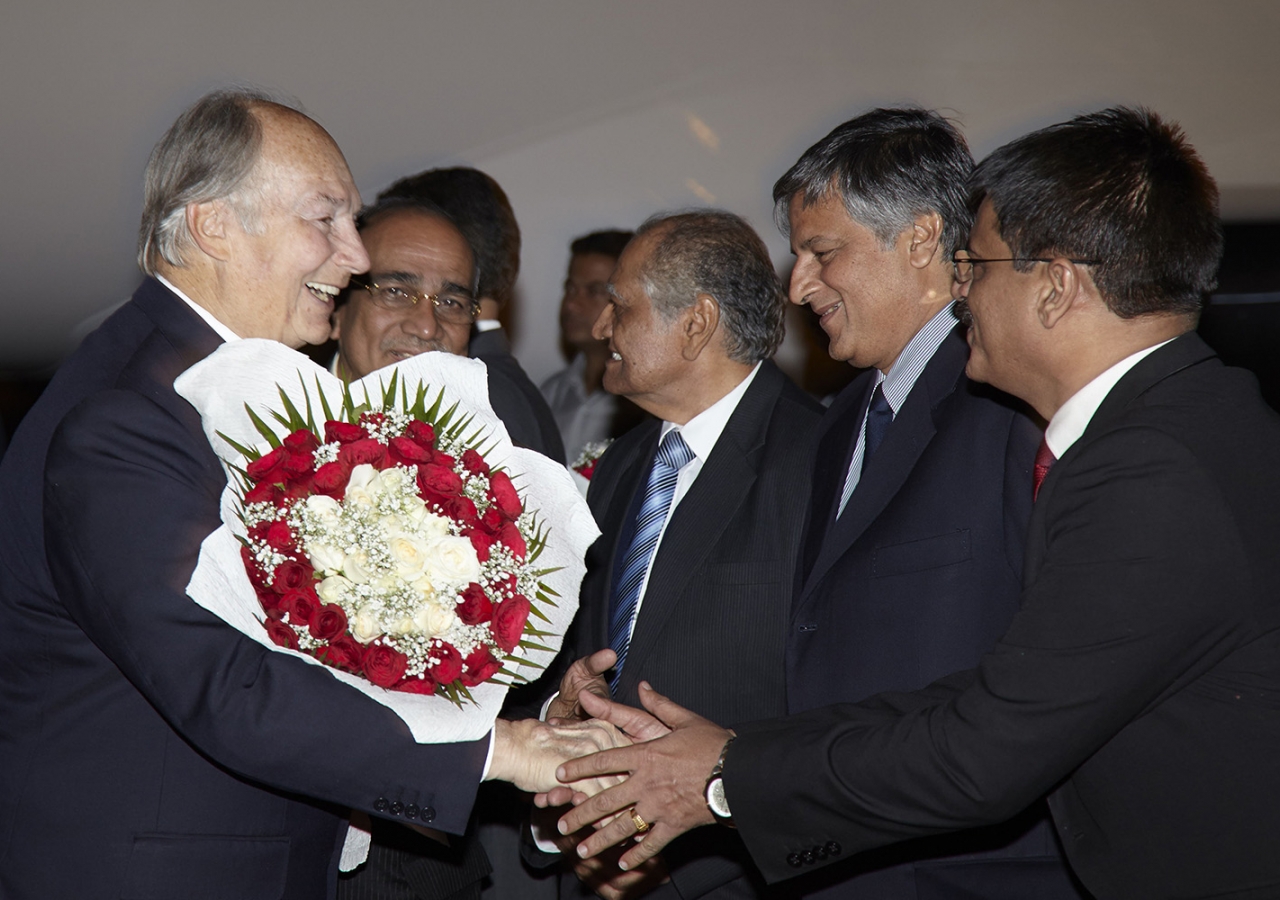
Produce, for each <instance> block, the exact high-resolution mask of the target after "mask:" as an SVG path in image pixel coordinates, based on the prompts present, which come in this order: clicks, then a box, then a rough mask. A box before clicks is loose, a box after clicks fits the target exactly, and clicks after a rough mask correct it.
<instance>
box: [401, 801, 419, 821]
mask: <svg viewBox="0 0 1280 900" xmlns="http://www.w3.org/2000/svg"><path fill="white" fill-rule="evenodd" d="M404 817H405V818H406V819H416V818H418V804H416V803H410V804H409V805H408V806H406V807H405V808H404Z"/></svg>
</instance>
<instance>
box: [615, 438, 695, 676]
mask: <svg viewBox="0 0 1280 900" xmlns="http://www.w3.org/2000/svg"><path fill="white" fill-rule="evenodd" d="M693 456H694V453H693V451H692V450H690V449H689V445H688V444H686V443H685V442H684V438H682V437H681V436H680V432H679V431H669V432H667V436H666V437H665V438H663V439H662V445H661V446H660V447H658V452H657V453H656V454H655V455H654V458H653V468H652V469H650V471H649V482H648V484H647V485H645V489H644V500H643V501H642V502H641V504H640V515H639V516H638V517H637V518H636V527H635V534H634V535H633V536H632V538H631V546H630V547H628V548H627V555H626V556H625V557H624V558H623V563H622V574H621V576H619V578H618V583H617V584H616V585H615V587H614V591H613V602H612V603H611V604H610V615H609V646H610V647H612V648H613V652H614V653H616V654H618V661H617V663H615V664H614V667H613V678H612V679H611V680H610V682H609V686H610V687H611V688H612V687H614V686H615V685H617V683H618V679H619V678H620V677H621V676H622V667H623V665H624V664H625V663H626V661H627V648H628V647H629V646H630V644H631V620H632V619H633V618H634V617H635V614H636V607H637V605H638V604H639V602H640V586H641V585H642V584H643V583H644V573H645V572H646V571H647V570H648V568H649V559H650V558H651V557H652V556H653V550H654V548H655V547H656V546H657V545H658V536H659V535H660V534H662V526H663V524H664V523H665V522H666V521H667V513H668V511H669V510H670V509H671V499H672V497H674V496H675V492H676V480H677V479H678V478H679V475H680V470H681V469H682V468H684V466H685V464H686V463H688V462H689V460H691V459H693Z"/></svg>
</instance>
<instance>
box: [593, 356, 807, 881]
mask: <svg viewBox="0 0 1280 900" xmlns="http://www.w3.org/2000/svg"><path fill="white" fill-rule="evenodd" d="M820 413H821V407H820V406H818V404H817V403H815V402H814V401H813V400H812V399H810V398H809V397H808V395H806V394H804V393H803V392H802V391H800V390H799V388H797V387H795V385H793V384H792V383H791V382H790V381H789V380H788V379H787V377H786V376H785V375H783V374H782V372H781V371H779V370H778V368H777V366H775V365H774V364H773V363H772V362H765V363H763V364H762V365H761V367H760V370H759V372H757V373H756V377H755V380H754V381H753V382H752V383H751V385H750V386H749V387H748V389H747V391H746V393H745V394H744V395H743V398H742V400H741V402H740V403H739V404H738V408H737V409H736V410H735V411H734V413H733V415H732V416H731V417H730V419H729V421H728V423H727V424H726V425H725V429H724V431H723V432H722V433H721V435H720V439H719V440H718V441H717V442H716V445H715V449H714V450H713V451H712V453H711V456H710V457H709V458H708V459H707V460H706V463H705V465H704V466H703V468H702V471H701V472H700V473H699V474H698V478H697V480H696V481H694V483H693V486H692V487H691V488H690V490H689V493H688V494H686V495H685V496H684V497H683V499H681V501H680V504H679V505H678V506H677V507H676V509H675V511H674V512H673V513H672V515H671V520H670V522H669V523H668V524H667V530H666V532H665V534H664V535H663V538H662V544H661V545H660V546H659V548H658V551H657V555H656V557H655V558H654V562H653V570H652V574H651V575H650V578H649V584H648V587H647V588H646V590H645V596H644V601H643V603H642V604H641V606H640V614H639V616H638V617H637V619H636V624H635V630H634V632H633V634H632V638H631V645H630V647H629V649H628V652H627V663H626V666H625V668H624V669H623V672H622V677H621V679H620V681H619V683H618V687H617V692H616V693H617V699H619V700H620V701H621V702H623V703H628V704H631V705H638V699H637V694H636V690H637V685H638V684H639V682H640V681H641V680H642V679H644V680H647V681H648V682H649V683H650V684H652V685H653V686H654V688H656V689H657V690H658V691H660V692H662V693H663V694H666V695H667V696H669V697H671V698H672V699H674V700H676V701H677V702H678V703H681V704H683V705H685V706H687V707H689V708H691V709H693V710H695V711H696V712H698V713H700V714H702V715H705V716H708V717H710V718H712V719H714V720H716V721H718V722H726V723H733V722H741V721H746V720H750V719H758V718H761V717H764V716H771V715H778V714H781V713H782V712H783V711H784V709H785V706H786V698H785V692H784V683H783V677H782V654H783V637H784V634H785V629H786V620H787V610H788V607H789V601H790V586H791V581H792V578H793V577H794V572H795V564H796V558H797V551H798V549H799V535H800V530H801V527H802V523H803V521H804V511H805V498H806V497H807V495H808V488H809V476H810V472H809V465H808V462H809V454H810V444H809V437H810V435H811V434H812V432H813V430H814V428H815V426H816V425H817V422H818V418H819V415H820ZM661 427H662V423H661V422H657V421H654V422H648V423H646V424H644V425H641V426H640V427H638V428H636V429H634V430H633V431H631V432H629V433H628V434H626V435H624V436H623V437H621V438H619V439H618V440H617V441H615V442H614V443H613V444H611V445H610V447H609V449H608V450H607V451H606V452H605V454H604V456H603V457H601V459H600V462H599V464H598V466H597V468H596V471H595V474H594V475H593V477H592V479H591V489H590V491H589V493H588V495H587V499H588V502H589V503H590V504H591V510H592V512H593V513H594V514H595V517H596V521H597V523H598V524H599V525H600V529H601V531H602V534H601V537H600V538H599V539H598V540H597V541H596V543H595V544H594V545H593V546H592V548H591V550H590V551H589V552H588V555H587V576H586V578H585V579H584V580H583V584H582V594H581V604H582V605H581V607H580V608H579V612H578V623H577V626H576V627H577V632H576V636H575V644H574V647H573V650H572V651H571V655H572V656H573V657H575V658H576V657H581V656H583V655H586V654H587V653H591V652H594V651H595V650H599V649H600V648H601V647H607V646H609V596H610V592H611V590H612V584H613V580H614V578H615V577H616V571H615V570H616V569H617V567H618V565H619V557H620V556H622V555H623V554H625V553H626V549H627V547H628V546H629V544H630V542H631V537H632V534H633V532H634V529H633V524H634V522H633V520H634V516H635V514H636V510H635V505H636V503H637V502H638V499H639V495H641V494H643V492H644V485H645V483H646V481H647V479H648V475H649V469H650V467H651V465H652V460H653V456H654V454H655V453H656V452H657V447H658V437H659V434H660V432H661ZM663 852H664V857H665V858H666V860H667V863H668V866H669V868H670V869H671V874H672V882H673V884H674V888H675V889H676V890H677V891H678V896H681V897H686V898H689V897H701V896H716V897H754V896H758V894H757V887H758V875H755V873H754V872H752V881H748V879H747V878H745V877H744V873H745V872H749V871H751V865H750V863H749V862H747V861H746V859H745V854H744V853H743V851H742V845H741V842H740V841H739V840H738V839H737V837H736V836H735V835H734V834H733V833H732V832H731V831H730V830H728V829H725V828H721V827H716V826H713V827H710V828H704V829H699V830H698V831H696V832H694V833H693V834H691V835H688V836H686V837H685V838H684V839H682V840H680V841H677V842H675V843H673V844H672V845H670V846H669V847H668V848H667V849H666V850H665V851H663ZM734 879H738V880H736V881H735V880H734ZM666 890H667V892H668V893H672V891H671V888H670V887H668V888H667V889H666ZM713 891H714V893H712V892H713Z"/></svg>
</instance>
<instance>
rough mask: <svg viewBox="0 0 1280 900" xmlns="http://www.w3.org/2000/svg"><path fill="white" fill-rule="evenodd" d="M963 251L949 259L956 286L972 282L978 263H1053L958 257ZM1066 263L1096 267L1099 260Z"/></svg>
mask: <svg viewBox="0 0 1280 900" xmlns="http://www.w3.org/2000/svg"><path fill="white" fill-rule="evenodd" d="M963 252H964V251H963V250H958V251H956V253H957V255H956V256H954V257H952V259H951V272H952V275H953V277H954V278H955V280H956V284H968V283H969V282H970V281H972V280H973V267H974V266H975V265H977V264H979V263H982V264H985V263H999V262H1037V263H1047V262H1053V260H1052V259H1049V258H1046V257H1043V256H1010V257H1008V258H1007V259H983V258H982V257H981V256H968V255H965V256H960V255H959V254H960V253H963ZM1067 262H1072V263H1075V264H1076V265H1081V266H1096V265H1097V264H1098V263H1099V262H1100V260H1096V259H1069V260H1067Z"/></svg>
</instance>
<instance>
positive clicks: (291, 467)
mask: <svg viewBox="0 0 1280 900" xmlns="http://www.w3.org/2000/svg"><path fill="white" fill-rule="evenodd" d="M313 462H314V459H313V458H312V456H311V453H310V452H307V453H290V454H289V455H288V456H287V457H285V460H284V471H285V473H286V474H287V475H288V476H289V477H290V478H291V479H292V480H294V481H297V480H298V478H300V477H301V476H303V475H310V474H311V466H312V464H313Z"/></svg>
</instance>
